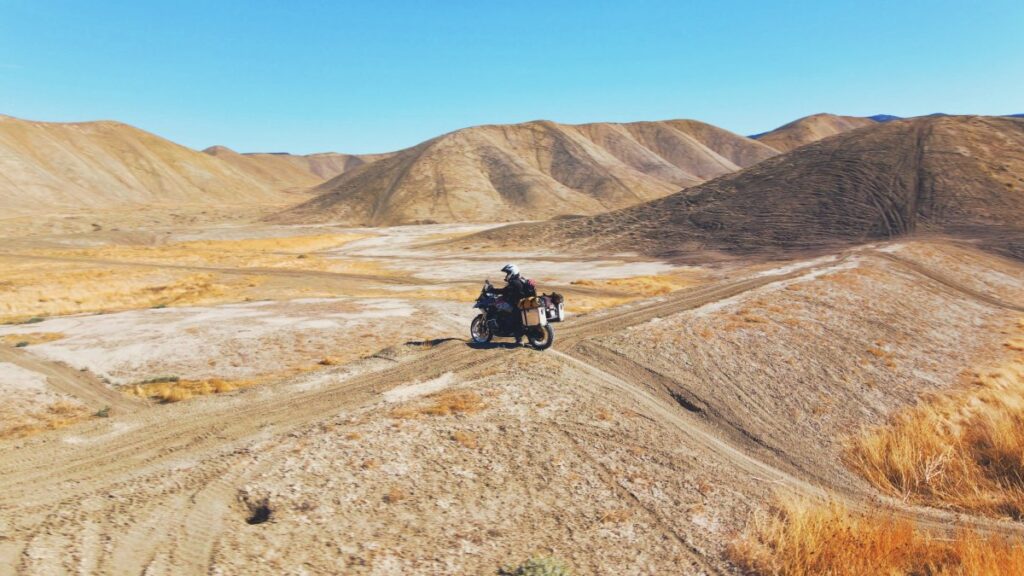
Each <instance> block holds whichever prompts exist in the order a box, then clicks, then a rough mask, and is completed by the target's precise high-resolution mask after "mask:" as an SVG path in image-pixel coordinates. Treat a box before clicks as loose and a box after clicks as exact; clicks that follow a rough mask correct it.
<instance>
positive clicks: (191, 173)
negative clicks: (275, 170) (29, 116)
mask: <svg viewBox="0 0 1024 576" xmlns="http://www.w3.org/2000/svg"><path fill="white" fill-rule="evenodd" d="M283 198H285V197H284V196H282V195H281V194H280V192H279V191H278V189H277V186H275V184H274V183H273V182H270V181H266V180H263V179H260V178H257V177H255V176H253V175H252V174H248V173H246V172H244V171H242V170H239V169H238V168H235V167H234V166H232V165H231V164H229V163H226V162H223V161H221V160H219V159H217V158H215V157H213V156H210V155H207V154H203V153H201V152H197V151H195V150H192V149H190V148H186V147H184V146H180V145H178V144H175V143H173V142H171V141H169V140H165V139H163V138H160V137H159V136H156V135H154V134H151V133H149V132H145V131H143V130H140V129H138V128H135V127H132V126H129V125H127V124H122V123H120V122H111V121H101V122H80V123H57V122H35V121H28V120H20V119H17V118H12V117H9V116H0V206H2V207H3V209H4V211H5V212H6V213H8V214H29V213H37V212H40V211H47V212H52V211H61V210H76V209H89V210H93V209H108V208H115V207H125V206H134V205H153V204H160V205H172V204H173V205H184V204H218V203H219V204H230V203H240V202H281V201H282V199H283Z"/></svg>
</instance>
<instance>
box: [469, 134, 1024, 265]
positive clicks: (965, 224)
mask: <svg viewBox="0 0 1024 576" xmlns="http://www.w3.org/2000/svg"><path fill="white" fill-rule="evenodd" d="M1022 175H1024V120H1019V119H1014V118H1001V117H983V116H946V117H923V118H916V119H911V120H901V121H895V122H888V123H885V124H876V125H874V126H871V127H868V128H865V129H862V130H856V131H852V132H848V133H845V134H840V135H838V136H836V137H834V138H829V139H827V140H823V141H821V142H817V143H814V144H810V145H807V146H804V147H802V148H799V149H797V150H794V151H792V152H790V153H788V154H785V155H782V156H778V157H775V158H772V159H769V160H766V161H764V162H762V163H760V164H758V165H756V166H754V167H751V168H748V169H746V170H743V171H741V172H737V173H735V174H730V175H727V176H723V177H721V178H718V179H716V180H713V181H711V182H707V183H705V184H702V185H700V186H697V187H694V188H691V189H688V190H683V191H681V192H678V193H676V194H673V195H671V196H668V197H665V198H662V199H659V200H655V201H652V202H648V203H645V204H642V205H639V206H635V207H632V208H628V209H624V210H619V211H615V212H611V213H608V214H602V215H598V216H594V217H589V218H574V219H568V220H561V221H555V222H545V223H537V224H525V225H517V226H507V227H504V228H500V229H497V230H492V231H489V232H486V233H483V234H482V235H477V236H474V237H470V238H469V239H467V240H465V242H468V243H472V244H473V245H478V246H485V245H487V244H494V243H497V244H508V243H511V242H514V241H515V240H516V239H518V238H530V239H531V243H539V244H546V245H549V246H552V247H559V248H563V249H574V250H581V249H583V250H601V251H609V250H613V251H616V252H626V251H636V252H640V253H643V254H647V255H655V256H662V257H673V256H675V257H689V258H692V257H694V256H695V255H697V254H698V253H700V257H701V258H705V257H707V253H706V251H724V252H729V253H737V254H740V253H747V254H750V253H769V254H771V253H774V252H777V251H780V250H794V249H807V248H813V249H818V248H822V247H826V246H837V245H846V244H852V243H858V242H866V241H870V240H877V239H887V238H892V237H896V236H900V235H905V234H910V233H914V232H941V233H950V234H966V235H971V236H981V237H985V238H990V239H994V241H993V242H992V244H991V246H992V247H994V248H997V249H999V250H1001V251H1006V252H1009V253H1011V254H1014V255H1017V256H1024V176H1022Z"/></svg>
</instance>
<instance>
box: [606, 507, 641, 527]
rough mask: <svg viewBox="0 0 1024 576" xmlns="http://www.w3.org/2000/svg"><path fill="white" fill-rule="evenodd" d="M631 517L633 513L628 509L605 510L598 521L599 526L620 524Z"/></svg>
mask: <svg viewBox="0 0 1024 576" xmlns="http://www.w3.org/2000/svg"><path fill="white" fill-rule="evenodd" d="M632 517H633V511H632V510H630V509H629V508H616V509H613V510H607V511H605V512H604V513H602V514H601V517H600V518H598V521H599V522H601V524H622V523H623V522H625V521H627V520H629V519H630V518H632Z"/></svg>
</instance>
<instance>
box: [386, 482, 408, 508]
mask: <svg viewBox="0 0 1024 576" xmlns="http://www.w3.org/2000/svg"><path fill="white" fill-rule="evenodd" d="M408 496H409V495H408V494H406V493H405V491H404V490H402V489H401V488H399V487H398V486H392V487H391V489H389V490H388V492H387V494H385V495H384V501H385V502H387V503H388V504H395V503H396V502H400V501H402V500H405V499H406V498H407V497H408Z"/></svg>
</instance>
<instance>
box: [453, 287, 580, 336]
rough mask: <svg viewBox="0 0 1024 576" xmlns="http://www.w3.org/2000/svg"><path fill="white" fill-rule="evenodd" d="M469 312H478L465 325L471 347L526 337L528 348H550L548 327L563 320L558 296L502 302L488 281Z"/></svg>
mask: <svg viewBox="0 0 1024 576" xmlns="http://www.w3.org/2000/svg"><path fill="white" fill-rule="evenodd" d="M473 308H478V309H480V314H478V315H477V316H476V318H473V322H472V323H470V325H469V335H470V337H471V338H472V339H473V342H474V343H476V344H486V343H488V342H490V341H491V339H492V338H494V337H495V336H498V337H500V338H522V337H523V336H526V339H527V340H528V341H529V342H530V346H533V347H534V348H535V349H537V350H545V349H547V348H550V347H551V345H552V344H553V343H554V342H555V329H554V328H552V327H551V323H552V322H561V321H562V320H563V319H564V317H565V306H564V302H563V299H562V297H561V296H560V295H558V294H550V295H549V294H542V295H540V296H537V297H534V298H524V299H523V301H522V302H516V303H511V302H507V301H505V298H504V296H498V295H497V294H495V292H494V286H492V285H491V282H490V281H489V280H485V281H484V287H483V289H482V290H480V296H479V297H478V298H477V299H476V304H474V305H473ZM516 315H518V318H517V316H516ZM517 320H519V321H518V322H517Z"/></svg>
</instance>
